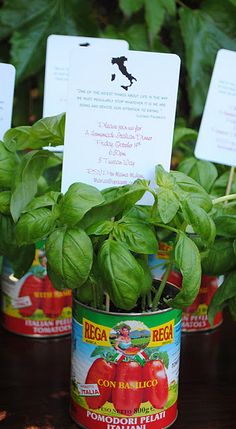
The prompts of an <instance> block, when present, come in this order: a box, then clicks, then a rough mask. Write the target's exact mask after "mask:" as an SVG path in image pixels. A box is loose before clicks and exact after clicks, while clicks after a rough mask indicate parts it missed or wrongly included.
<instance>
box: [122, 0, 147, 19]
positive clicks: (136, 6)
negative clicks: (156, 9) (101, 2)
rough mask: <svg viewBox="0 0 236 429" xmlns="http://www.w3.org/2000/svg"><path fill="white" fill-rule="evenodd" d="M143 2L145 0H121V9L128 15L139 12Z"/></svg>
mask: <svg viewBox="0 0 236 429" xmlns="http://www.w3.org/2000/svg"><path fill="white" fill-rule="evenodd" d="M143 4H144V0H119V7H120V9H121V10H122V12H123V13H124V14H125V15H126V16H128V17H130V16H131V15H132V14H133V13H135V12H138V11H139V10H140V9H141V8H142V7H143Z"/></svg>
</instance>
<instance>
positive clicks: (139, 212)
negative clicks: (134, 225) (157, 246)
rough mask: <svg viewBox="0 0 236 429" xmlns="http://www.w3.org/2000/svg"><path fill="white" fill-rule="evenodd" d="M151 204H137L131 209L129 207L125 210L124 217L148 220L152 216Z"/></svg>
mask: <svg viewBox="0 0 236 429" xmlns="http://www.w3.org/2000/svg"><path fill="white" fill-rule="evenodd" d="M151 209H152V207H151V206H139V205H138V204H136V205H135V206H134V207H132V208H131V209H127V211H124V213H123V218H125V217H127V218H135V219H141V220H144V221H145V220H146V221H148V220H149V219H150V217H151Z"/></svg>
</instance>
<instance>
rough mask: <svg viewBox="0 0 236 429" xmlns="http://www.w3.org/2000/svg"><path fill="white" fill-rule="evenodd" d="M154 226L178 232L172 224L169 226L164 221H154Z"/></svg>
mask: <svg viewBox="0 0 236 429" xmlns="http://www.w3.org/2000/svg"><path fill="white" fill-rule="evenodd" d="M155 226H157V227H158V226H159V227H160V228H164V229H168V230H169V231H173V232H176V233H178V232H179V230H178V229H176V228H173V227H172V226H169V225H165V224H164V223H156V224H155Z"/></svg>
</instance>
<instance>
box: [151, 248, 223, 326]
mask: <svg viewBox="0 0 236 429" xmlns="http://www.w3.org/2000/svg"><path fill="white" fill-rule="evenodd" d="M171 250H172V247H171V245H170V243H160V246H159V251H158V254H157V255H150V257H149V265H150V268H151V269H152V273H153V275H155V277H156V278H159V279H161V278H162V277H163V274H164V272H165V268H166V267H165V265H166V261H168V260H169V254H170V252H171ZM168 282H170V283H172V284H174V285H175V286H177V287H179V288H181V285H182V275H181V273H180V271H178V270H177V269H176V268H175V267H173V269H172V271H171V272H170V274H169V277H168ZM221 283H222V278H221V277H216V276H209V275H206V274H203V275H202V278H201V285H200V289H199V293H198V295H197V297H196V299H195V300H194V302H193V304H192V305H190V306H189V307H187V308H185V309H184V310H183V314H182V331H183V332H201V331H207V330H210V329H214V328H217V327H218V326H219V325H221V323H222V322H223V314H222V312H221V311H219V312H218V313H217V314H216V316H215V319H214V322H213V325H210V323H209V321H208V317H207V313H208V307H209V304H210V302H211V300H212V298H213V296H214V294H215V292H216V291H217V289H218V287H219V286H220V284H221Z"/></svg>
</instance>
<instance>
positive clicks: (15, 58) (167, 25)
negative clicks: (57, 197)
mask: <svg viewBox="0 0 236 429" xmlns="http://www.w3.org/2000/svg"><path fill="white" fill-rule="evenodd" d="M235 22H236V0H218V1H216V0H176V1H175V0H31V1H28V0H14V1H12V0H5V1H4V0H2V1H0V61H1V62H10V63H12V64H14V65H15V67H16V70H17V86H16V95H15V104H14V113H13V125H14V126H17V125H22V124H28V123H29V124H32V123H34V122H35V121H36V120H37V119H39V118H40V117H41V116H42V95H43V84H44V65H45V51H46V41H47V37H48V36H49V35H50V34H65V35H81V36H93V37H110V38H122V39H126V40H127V41H128V42H129V45H130V49H134V50H144V51H158V52H172V53H176V54H178V55H179V56H180V57H181V60H182V66H181V80H180V90H179V100H178V111H177V116H178V117H181V118H184V122H185V125H187V126H191V127H196V126H198V124H199V119H200V117H201V114H202V110H203V106H204V103H205V99H206V93H207V89H208V86H209V81H210V77H211V73H212V68H213V64H214V61H215V56H216V53H217V51H218V49H220V48H226V49H231V50H236V26H235ZM157 78H158V77H157Z"/></svg>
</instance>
